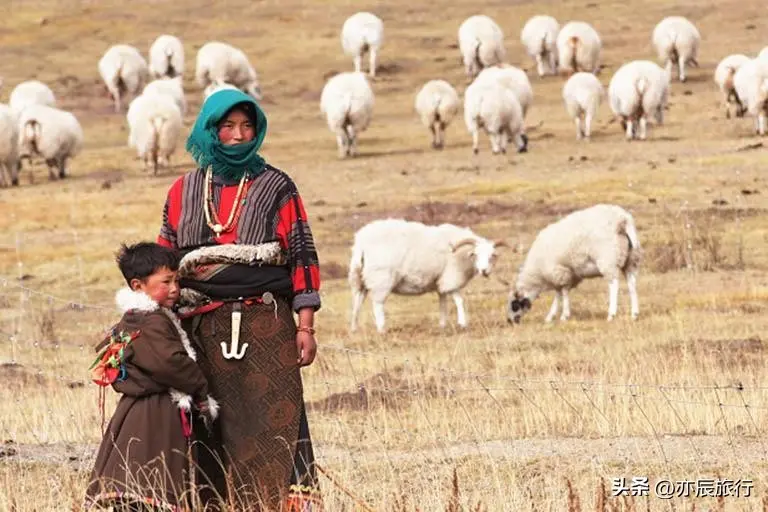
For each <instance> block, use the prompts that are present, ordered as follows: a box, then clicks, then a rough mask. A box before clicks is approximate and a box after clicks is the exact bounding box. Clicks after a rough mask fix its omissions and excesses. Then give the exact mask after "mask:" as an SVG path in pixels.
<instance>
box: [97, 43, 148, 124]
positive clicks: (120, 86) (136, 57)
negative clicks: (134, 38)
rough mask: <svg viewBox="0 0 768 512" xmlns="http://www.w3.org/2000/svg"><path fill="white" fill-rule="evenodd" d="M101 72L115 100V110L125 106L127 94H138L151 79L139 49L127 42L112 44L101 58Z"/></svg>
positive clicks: (108, 90)
mask: <svg viewBox="0 0 768 512" xmlns="http://www.w3.org/2000/svg"><path fill="white" fill-rule="evenodd" d="M98 67H99V74H100V75H101V79H102V80H103V81H104V86H105V87H106V88H107V92H109V95H110V97H112V99H113V100H114V102H115V112H120V111H121V110H122V108H123V101H124V99H125V98H126V96H127V95H131V96H134V97H135V96H136V95H138V94H139V93H140V92H141V90H142V88H143V87H144V84H145V83H146V82H147V80H148V79H149V68H148V66H147V61H146V60H144V57H142V55H141V53H140V52H139V50H137V49H136V48H134V47H133V46H130V45H127V44H116V45H113V46H111V47H110V48H109V49H108V50H107V51H106V52H104V55H103V56H102V57H101V59H99V66H98Z"/></svg>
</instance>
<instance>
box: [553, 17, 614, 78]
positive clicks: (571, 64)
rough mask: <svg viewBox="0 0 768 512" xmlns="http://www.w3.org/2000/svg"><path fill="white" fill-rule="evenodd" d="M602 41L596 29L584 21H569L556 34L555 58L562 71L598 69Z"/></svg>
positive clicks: (596, 70)
mask: <svg viewBox="0 0 768 512" xmlns="http://www.w3.org/2000/svg"><path fill="white" fill-rule="evenodd" d="M602 48H603V43H602V41H601V40H600V35H599V34H598V33H597V30H595V29H594V27H592V25H590V24H589V23H586V22H584V21H569V22H568V23H566V24H565V25H564V26H563V27H562V28H561V29H560V32H558V34H557V60H558V64H559V66H560V71H561V72H562V73H577V72H579V71H586V72H588V73H597V72H598V71H599V70H600V53H601V52H602Z"/></svg>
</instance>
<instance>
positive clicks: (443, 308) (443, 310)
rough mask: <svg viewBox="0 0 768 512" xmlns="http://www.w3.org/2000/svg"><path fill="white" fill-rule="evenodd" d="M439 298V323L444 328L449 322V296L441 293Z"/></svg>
mask: <svg viewBox="0 0 768 512" xmlns="http://www.w3.org/2000/svg"><path fill="white" fill-rule="evenodd" d="M438 299H439V301H440V321H439V324H438V325H440V328H441V329H444V328H445V326H446V325H447V324H448V296H447V295H445V294H444V293H441V294H439V295H438Z"/></svg>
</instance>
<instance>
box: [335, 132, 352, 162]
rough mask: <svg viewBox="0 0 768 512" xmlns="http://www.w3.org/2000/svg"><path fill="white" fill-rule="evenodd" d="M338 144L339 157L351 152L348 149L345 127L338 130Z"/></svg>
mask: <svg viewBox="0 0 768 512" xmlns="http://www.w3.org/2000/svg"><path fill="white" fill-rule="evenodd" d="M336 145H337V146H338V148H339V158H344V157H346V156H347V154H349V150H348V149H347V132H346V131H345V130H344V129H343V128H342V129H339V130H337V131H336Z"/></svg>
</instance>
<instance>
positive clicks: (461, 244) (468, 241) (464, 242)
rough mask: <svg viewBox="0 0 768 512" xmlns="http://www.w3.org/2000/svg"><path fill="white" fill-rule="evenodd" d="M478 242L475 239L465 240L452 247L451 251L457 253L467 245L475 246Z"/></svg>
mask: <svg viewBox="0 0 768 512" xmlns="http://www.w3.org/2000/svg"><path fill="white" fill-rule="evenodd" d="M476 243H477V241H476V240H475V239H474V238H464V239H463V240H459V241H458V242H456V243H455V244H453V246H452V247H451V250H452V251H453V252H456V251H457V250H458V249H459V248H461V247H463V246H465V245H475V244H476Z"/></svg>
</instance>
